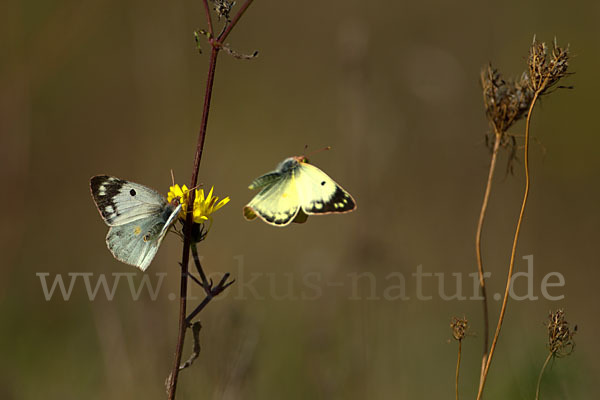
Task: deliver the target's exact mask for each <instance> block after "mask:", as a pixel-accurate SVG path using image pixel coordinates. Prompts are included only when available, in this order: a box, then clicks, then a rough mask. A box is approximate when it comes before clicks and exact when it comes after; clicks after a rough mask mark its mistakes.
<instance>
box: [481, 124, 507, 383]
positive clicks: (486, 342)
mask: <svg viewBox="0 0 600 400" xmlns="http://www.w3.org/2000/svg"><path fill="white" fill-rule="evenodd" d="M501 138H502V135H501V133H498V132H495V134H494V147H493V149H492V158H491V161H490V170H489V173H488V179H487V184H486V186H485V193H484V195H483V204H482V205H481V212H480V214H479V222H478V223H477V233H476V234H475V251H476V254H477V272H478V274H479V286H480V287H481V296H482V297H483V301H482V306H483V355H482V357H481V375H480V376H479V384H480V385H481V382H482V377H483V371H484V370H485V365H486V362H487V357H488V346H489V336H490V321H489V314H488V303H487V292H486V289H485V276H484V271H483V259H482V256H481V233H482V231H483V222H484V220H485V215H486V212H487V206H488V202H489V199H490V193H491V191H492V182H493V180H494V172H495V171H496V161H497V160H498V150H499V149H500V140H501Z"/></svg>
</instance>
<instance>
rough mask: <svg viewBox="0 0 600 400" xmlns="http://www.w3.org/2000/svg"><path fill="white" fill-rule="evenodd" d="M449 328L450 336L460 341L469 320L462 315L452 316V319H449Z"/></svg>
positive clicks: (463, 336) (465, 331) (467, 327)
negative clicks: (460, 316)
mask: <svg viewBox="0 0 600 400" xmlns="http://www.w3.org/2000/svg"><path fill="white" fill-rule="evenodd" d="M450 328H452V337H454V339H455V340H458V341H461V340H463V339H464V338H465V335H466V334H467V329H469V321H467V319H466V318H464V317H463V318H457V317H452V320H451V321H450Z"/></svg>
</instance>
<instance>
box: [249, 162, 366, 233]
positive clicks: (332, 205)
mask: <svg viewBox="0 0 600 400" xmlns="http://www.w3.org/2000/svg"><path fill="white" fill-rule="evenodd" d="M249 189H260V192H259V193H258V194H257V195H256V196H254V198H253V199H252V200H251V201H250V202H249V203H248V204H247V205H246V206H245V207H244V216H245V218H246V219H248V220H252V219H254V218H256V217H257V216H258V217H260V218H261V219H262V220H263V221H265V222H266V223H268V224H271V225H274V226H287V225H289V224H290V223H291V222H293V221H294V222H304V221H306V218H307V216H308V215H315V214H330V213H347V212H351V211H353V210H354V209H355V208H356V203H355V201H354V199H353V198H352V196H351V195H350V194H349V193H348V192H346V191H345V190H344V189H343V188H342V187H341V186H340V185H338V184H337V183H336V182H335V181H334V180H333V179H331V178H330V177H329V176H328V175H327V174H326V173H324V172H323V171H321V170H320V169H319V168H317V167H315V166H314V165H311V164H309V163H308V160H307V159H306V157H303V156H297V157H289V158H286V159H285V160H283V161H282V162H280V163H279V165H278V166H277V168H276V169H275V170H274V171H272V172H269V173H267V174H264V175H262V176H260V177H258V178H256V179H255V180H254V181H253V182H252V183H251V184H250V186H249Z"/></svg>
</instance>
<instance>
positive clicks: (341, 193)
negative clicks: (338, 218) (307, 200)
mask: <svg viewBox="0 0 600 400" xmlns="http://www.w3.org/2000/svg"><path fill="white" fill-rule="evenodd" d="M355 208H356V203H355V202H354V199H353V198H352V196H350V194H349V193H348V192H346V191H345V190H344V189H342V188H341V187H339V186H336V188H335V192H334V193H333V195H332V196H331V197H330V198H329V199H323V200H317V201H314V202H312V203H311V204H310V205H308V206H306V207H303V210H304V212H305V213H307V214H327V213H345V212H350V211H352V210H354V209H355Z"/></svg>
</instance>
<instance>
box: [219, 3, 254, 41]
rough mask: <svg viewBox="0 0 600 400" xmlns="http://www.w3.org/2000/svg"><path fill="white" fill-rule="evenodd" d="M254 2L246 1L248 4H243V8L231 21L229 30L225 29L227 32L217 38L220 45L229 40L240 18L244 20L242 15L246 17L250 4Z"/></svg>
mask: <svg viewBox="0 0 600 400" xmlns="http://www.w3.org/2000/svg"><path fill="white" fill-rule="evenodd" d="M252 1H253V0H246V2H245V3H244V4H242V6H241V7H240V9H239V10H238V12H237V13H236V14H235V16H234V17H233V18H232V19H231V22H229V23H228V24H227V28H225V30H224V31H223V32H222V33H221V34H220V35H219V37H218V38H217V41H218V42H219V43H223V42H224V41H225V39H227V36H229V34H230V33H231V30H232V29H233V28H234V27H235V25H236V24H237V23H238V21H239V20H240V18H242V15H244V13H245V12H246V10H247V9H248V7H250V4H252Z"/></svg>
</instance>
